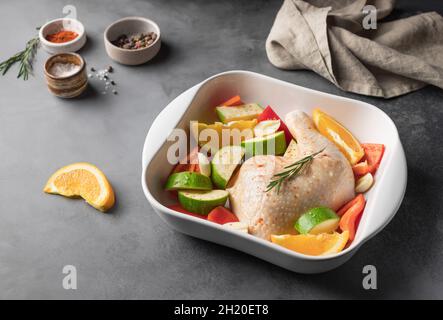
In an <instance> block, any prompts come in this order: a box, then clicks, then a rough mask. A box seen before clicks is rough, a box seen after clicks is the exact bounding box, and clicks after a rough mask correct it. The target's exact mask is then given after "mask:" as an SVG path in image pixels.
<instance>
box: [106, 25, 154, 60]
mask: <svg viewBox="0 0 443 320" xmlns="http://www.w3.org/2000/svg"><path fill="white" fill-rule="evenodd" d="M149 32H155V33H156V34H157V38H156V39H155V40H154V42H153V43H152V44H151V45H150V46H149V47H145V48H140V49H123V48H120V47H117V46H116V45H114V44H112V41H114V40H116V39H117V38H118V37H119V36H121V35H123V34H125V35H127V36H128V37H130V36H132V35H136V34H140V33H145V34H146V33H149ZM160 38H161V37H160V28H159V26H158V25H157V24H156V23H155V22H154V21H152V20H150V19H147V18H143V17H126V18H123V19H120V20H117V21H116V22H114V23H112V24H111V25H110V26H109V27H107V28H106V30H105V34H104V41H105V49H106V53H107V54H108V56H109V57H110V58H111V59H112V60H114V61H116V62H118V63H121V64H126V65H139V64H143V63H145V62H148V61H149V60H151V59H152V58H154V57H155V56H156V55H157V53H158V52H159V50H160V47H161V39H160Z"/></svg>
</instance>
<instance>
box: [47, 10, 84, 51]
mask: <svg viewBox="0 0 443 320" xmlns="http://www.w3.org/2000/svg"><path fill="white" fill-rule="evenodd" d="M39 38H40V43H41V45H42V47H43V49H45V50H46V51H47V52H48V53H50V54H56V53H65V52H76V51H78V50H80V49H81V48H82V47H83V46H84V45H85V43H86V33H85V27H84V26H83V24H82V23H81V22H80V21H78V20H77V19H72V18H59V19H55V20H52V21H49V22H47V23H46V24H44V25H43V26H42V27H41V28H40V31H39Z"/></svg>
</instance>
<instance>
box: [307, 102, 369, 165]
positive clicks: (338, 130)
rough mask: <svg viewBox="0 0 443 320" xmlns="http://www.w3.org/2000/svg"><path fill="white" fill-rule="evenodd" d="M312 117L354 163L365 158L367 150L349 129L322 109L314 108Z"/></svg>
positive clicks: (319, 128) (327, 136)
mask: <svg viewBox="0 0 443 320" xmlns="http://www.w3.org/2000/svg"><path fill="white" fill-rule="evenodd" d="M312 118H313V120H314V123H315V126H316V127H317V130H318V131H319V132H320V133H321V134H322V135H324V136H325V137H326V138H328V139H329V140H331V141H332V142H333V143H334V144H335V145H336V146H337V147H338V148H339V149H340V151H341V152H343V154H344V155H345V156H346V158H347V159H348V160H349V162H350V163H351V164H352V165H354V164H356V163H357V162H359V161H360V159H361V158H363V156H364V155H365V151H364V150H363V148H362V146H361V145H360V143H359V142H358V140H357V139H356V138H355V137H354V136H353V135H352V133H351V132H350V131H349V130H348V129H346V128H345V127H343V126H342V125H341V124H340V123H338V122H337V121H336V120H335V119H333V118H332V117H330V116H329V115H327V114H326V113H324V112H323V111H321V110H320V109H315V110H314V112H313V114H312Z"/></svg>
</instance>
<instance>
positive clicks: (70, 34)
mask: <svg viewBox="0 0 443 320" xmlns="http://www.w3.org/2000/svg"><path fill="white" fill-rule="evenodd" d="M77 37H78V34H77V33H76V32H74V31H69V30H60V31H59V32H56V33H53V34H48V35H47V36H46V40H48V41H51V42H55V43H63V42H68V41H71V40H74V39H75V38H77Z"/></svg>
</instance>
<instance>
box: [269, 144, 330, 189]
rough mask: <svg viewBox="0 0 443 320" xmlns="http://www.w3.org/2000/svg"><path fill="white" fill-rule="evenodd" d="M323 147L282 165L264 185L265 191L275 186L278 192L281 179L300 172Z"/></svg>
mask: <svg viewBox="0 0 443 320" xmlns="http://www.w3.org/2000/svg"><path fill="white" fill-rule="evenodd" d="M323 150H325V148H323V149H321V150H320V151H317V152H315V153H313V154H311V155H309V156H306V157H304V158H302V159H300V160H297V161H296V162H294V163H293V164H290V165H289V166H286V167H284V169H287V170H284V171H282V172H279V173H276V174H275V175H274V176H273V177H272V180H271V182H269V184H268V185H267V187H266V192H268V191H271V190H272V189H273V188H275V187H276V188H277V193H279V192H280V188H281V185H282V184H283V181H285V180H286V179H289V178H291V177H293V176H297V175H299V174H301V173H302V172H303V171H304V170H305V169H306V168H307V167H308V165H309V164H310V163H311V162H312V160H314V157H315V156H316V155H318V154H319V153H321V152H323Z"/></svg>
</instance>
